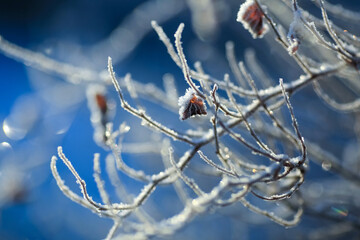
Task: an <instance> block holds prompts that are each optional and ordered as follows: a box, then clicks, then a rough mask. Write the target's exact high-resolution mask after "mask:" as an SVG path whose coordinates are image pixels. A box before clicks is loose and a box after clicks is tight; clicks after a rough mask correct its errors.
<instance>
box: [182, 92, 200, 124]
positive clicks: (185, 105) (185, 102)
mask: <svg viewBox="0 0 360 240" xmlns="http://www.w3.org/2000/svg"><path fill="white" fill-rule="evenodd" d="M197 88H198V87H197ZM194 97H195V98H198V99H201V100H202V98H201V97H199V96H198V95H197V94H196V92H195V90H194V89H192V88H188V89H186V92H185V95H184V96H181V97H179V100H178V105H179V107H180V108H179V116H180V117H179V118H180V120H185V119H187V118H189V117H192V116H195V115H197V113H196V112H198V111H197V110H195V111H196V112H195V113H194V112H192V111H191V108H190V109H189V104H191V100H192V99H193V98H194ZM193 105H194V107H195V108H196V107H199V108H202V109H201V111H204V112H205V113H206V105H205V103H204V102H203V101H202V105H201V106H198V105H197V104H193ZM187 111H188V112H189V113H186V112H187ZM185 114H187V115H188V117H185V118H184V116H185Z"/></svg>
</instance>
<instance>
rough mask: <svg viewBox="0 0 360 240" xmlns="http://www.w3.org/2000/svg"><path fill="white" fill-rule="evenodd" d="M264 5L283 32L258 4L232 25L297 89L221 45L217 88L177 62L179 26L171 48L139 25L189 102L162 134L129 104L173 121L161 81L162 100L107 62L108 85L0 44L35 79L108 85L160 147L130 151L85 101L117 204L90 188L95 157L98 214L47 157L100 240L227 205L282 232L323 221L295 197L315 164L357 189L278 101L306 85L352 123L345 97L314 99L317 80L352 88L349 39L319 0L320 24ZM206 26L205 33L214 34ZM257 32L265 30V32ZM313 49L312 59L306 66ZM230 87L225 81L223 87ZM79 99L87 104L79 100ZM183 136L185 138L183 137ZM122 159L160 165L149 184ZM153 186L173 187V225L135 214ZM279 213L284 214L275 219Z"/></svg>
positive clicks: (158, 232) (155, 230)
mask: <svg viewBox="0 0 360 240" xmlns="http://www.w3.org/2000/svg"><path fill="white" fill-rule="evenodd" d="M190 2H191V1H190ZM274 2H276V4H283V5H284V6H285V7H287V8H288V10H289V12H290V13H291V14H292V15H293V16H294V18H293V21H292V23H290V24H288V25H282V24H284V23H282V21H283V19H282V18H281V16H276V15H275V13H274V12H273V11H272V8H271V6H267V2H266V1H262V2H261V3H260V1H258V0H247V1H246V3H245V4H244V5H243V6H242V7H241V10H240V11H239V15H238V21H240V22H242V23H243V24H245V25H246V28H247V29H249V31H251V34H252V36H253V37H254V38H256V37H259V36H261V37H263V35H264V38H265V39H268V38H269V39H270V38H271V39H272V40H274V39H275V40H276V41H277V42H278V43H279V44H280V47H281V48H282V50H280V51H283V53H284V54H286V55H287V57H288V58H289V59H292V60H293V61H294V62H295V63H296V64H297V66H298V67H299V69H301V70H302V71H303V74H304V75H301V76H299V77H298V79H295V80H289V79H285V82H284V80H283V79H282V78H280V79H279V81H278V80H276V82H279V84H273V85H270V84H271V83H272V82H274V81H272V80H271V79H269V78H268V77H267V75H266V73H265V71H264V70H263V69H261V67H259V66H260V64H259V63H258V62H257V60H256V59H254V58H253V57H251V56H250V55H249V57H247V58H246V60H247V61H246V62H242V61H240V62H238V60H237V59H236V54H235V44H234V43H232V42H228V43H227V44H226V57H227V60H228V63H229V66H230V69H231V71H232V73H231V75H229V73H224V77H223V79H218V78H215V77H213V76H211V75H210V74H207V73H206V72H205V70H204V68H203V67H202V64H201V63H200V62H197V63H195V67H194V69H192V68H191V67H190V66H189V65H188V60H187V57H186V54H185V53H186V51H185V50H184V49H183V45H182V42H181V37H182V32H183V30H184V24H182V23H181V24H180V25H179V27H178V29H177V31H176V33H175V35H174V36H175V40H174V44H173V43H172V42H171V40H170V39H169V37H168V36H167V35H166V33H165V31H164V30H163V29H162V27H161V26H159V25H158V23H157V22H156V21H152V22H151V25H152V27H153V29H154V30H155V31H156V33H157V34H158V36H159V38H160V40H161V41H162V43H163V44H164V45H165V47H166V49H167V52H168V53H169V55H170V57H171V59H172V60H173V62H174V63H175V64H176V65H177V66H178V67H179V68H180V70H181V71H182V73H183V77H184V79H185V82H186V83H187V85H188V86H189V88H190V90H189V91H191V94H193V95H191V96H190V98H189V102H188V103H183V102H181V103H180V102H179V103H180V104H188V105H186V106H184V107H183V108H182V109H185V110H186V111H190V112H191V113H189V115H188V116H191V119H188V120H185V121H184V122H181V121H180V120H178V121H179V124H177V125H175V127H171V128H170V127H168V126H167V123H166V122H164V121H162V120H161V118H157V117H156V116H152V115H151V113H150V112H151V111H148V110H146V108H145V107H144V106H142V105H141V101H143V100H148V101H154V102H157V103H159V104H161V105H162V106H163V107H164V108H166V109H168V110H169V112H172V113H176V112H177V111H178V108H179V106H178V105H177V102H176V101H177V91H176V89H175V86H174V84H173V79H172V77H170V76H169V75H168V76H167V77H166V78H164V81H165V83H166V84H165V91H164V90H162V89H159V88H157V87H155V86H149V85H144V84H141V83H139V82H137V81H135V80H133V79H132V78H131V76H130V74H127V75H126V76H125V77H124V78H120V80H119V78H118V77H117V76H116V75H115V72H114V69H113V63H112V59H111V58H110V57H109V58H108V75H105V74H104V73H97V72H92V71H90V70H87V69H80V68H79V69H78V68H77V67H73V66H71V65H67V64H62V63H57V62H56V61H55V60H51V61H48V59H45V57H44V56H42V55H40V54H37V53H31V52H30V51H27V50H24V49H21V48H19V47H17V46H14V45H13V44H11V43H9V42H7V41H6V40H4V39H1V40H0V48H1V50H2V51H4V52H6V53H7V54H9V55H12V56H13V57H16V58H20V59H21V60H22V61H25V62H32V63H34V64H35V65H36V66H40V68H41V69H42V70H45V71H53V72H55V73H59V74H61V75H63V76H65V77H66V78H67V79H68V80H69V81H72V82H76V81H73V79H75V78H76V80H79V79H80V81H82V80H86V81H88V80H90V81H96V80H95V79H97V78H100V79H102V80H103V82H102V84H103V85H104V86H106V85H107V84H109V83H110V82H111V83H112V84H113V85H114V87H115V89H116V92H117V94H118V96H119V100H120V106H121V108H122V109H123V110H125V111H126V112H127V113H129V114H130V115H132V116H134V117H136V118H138V119H139V120H140V121H141V125H143V126H146V127H148V128H149V129H151V131H153V132H155V133H161V136H162V137H161V139H158V140H157V142H156V143H155V144H153V145H151V144H150V145H149V144H147V143H144V144H143V145H141V143H138V144H135V145H134V146H131V145H129V144H127V143H124V142H123V140H124V137H125V135H126V134H127V133H128V132H129V131H130V127H129V126H128V125H127V124H126V123H125V122H124V123H122V124H120V127H119V128H118V129H117V130H116V129H115V130H114V127H113V126H114V124H115V123H113V122H112V121H111V119H109V118H104V117H103V118H101V115H102V114H103V115H104V114H108V113H107V110H108V106H107V105H106V98H105V96H102V95H101V96H100V97H99V96H98V95H97V96H96V99H97V100H96V101H93V103H92V104H93V107H91V111H92V112H94V111H98V112H97V115H96V114H95V115H94V116H100V118H101V119H102V121H100V120H99V121H98V122H96V120H95V121H93V124H95V125H96V124H100V125H101V127H100V128H97V129H102V130H101V131H103V133H102V134H103V135H102V136H103V138H102V139H101V141H102V142H101V147H103V148H104V149H105V150H106V151H109V155H108V156H107V157H106V167H105V169H106V172H107V175H108V178H109V179H110V183H111V184H112V186H113V188H114V189H115V190H116V193H117V195H118V197H119V199H120V202H113V198H112V196H110V194H109V193H108V191H107V190H106V189H107V188H109V186H107V185H106V183H105V181H104V180H103V179H102V178H103V176H102V172H101V166H100V163H101V162H102V159H103V157H102V156H100V155H99V154H95V155H94V180H95V182H96V186H97V188H98V191H99V195H100V198H101V203H100V202H96V201H94V200H93V199H92V197H91V194H90V193H89V192H88V190H87V187H86V183H85V181H84V180H83V179H82V178H81V176H80V175H79V174H78V173H77V171H76V170H75V168H74V167H73V165H72V163H71V160H69V159H68V158H67V157H66V156H65V154H64V153H63V149H62V148H61V147H59V148H58V157H59V158H60V159H61V160H62V162H63V163H64V164H65V165H66V166H67V168H68V169H69V170H70V171H71V173H72V174H73V175H74V177H75V178H76V181H77V183H78V184H79V186H80V189H81V193H82V195H79V194H77V193H75V192H73V191H72V190H71V189H70V188H69V187H68V186H66V185H65V183H64V181H63V180H62V178H61V177H60V175H59V173H58V171H57V168H56V161H57V157H55V156H54V157H53V158H52V160H51V170H52V173H53V176H54V178H55V179H56V182H57V184H58V186H59V188H60V190H61V191H62V192H63V193H64V194H65V195H66V196H67V197H69V198H70V199H71V200H73V201H75V202H76V203H78V204H80V205H82V206H84V207H86V208H88V209H90V210H92V211H93V212H94V213H96V214H98V215H99V216H102V217H107V218H110V219H112V220H113V221H114V225H113V227H112V228H111V229H110V231H109V233H108V236H107V239H111V238H113V237H117V238H119V239H126V238H130V239H135V238H138V239H146V238H149V237H151V236H166V235H171V234H174V233H175V232H176V231H177V230H179V229H180V228H182V227H183V226H185V225H186V224H188V223H189V222H191V221H192V220H193V219H194V218H195V217H196V216H198V215H200V214H204V213H206V212H208V211H209V210H214V209H215V210H216V209H220V208H222V207H226V206H230V205H236V204H238V203H240V204H242V205H243V206H244V207H245V208H247V209H249V210H251V211H253V212H255V213H257V214H260V215H263V216H265V217H267V218H269V219H270V220H272V221H274V222H276V223H278V224H280V225H283V226H285V227H290V226H295V225H297V224H298V223H299V221H300V219H301V216H302V215H303V214H304V213H309V214H313V215H318V216H324V215H325V216H327V215H328V217H329V218H331V216H330V215H329V214H327V213H326V212H324V211H321V210H318V209H315V208H312V207H311V204H310V202H309V199H308V198H307V197H306V196H305V195H304V194H303V192H302V191H299V189H301V188H302V185H303V183H304V181H305V179H306V172H307V171H308V166H309V161H313V162H315V163H318V164H320V165H322V164H324V163H326V164H328V165H330V166H331V170H332V171H333V172H335V173H337V174H338V175H339V176H341V177H342V178H343V179H347V180H349V181H351V182H353V183H355V184H356V185H357V186H359V184H360V175H359V174H358V173H356V172H354V171H353V170H351V169H350V168H348V167H347V166H345V165H343V164H341V160H339V159H337V157H335V156H334V155H333V154H332V153H331V151H329V150H327V149H324V148H322V147H321V146H320V145H318V144H316V143H314V142H312V141H311V140H308V139H307V138H306V137H304V136H303V134H302V126H301V125H300V126H299V124H298V121H297V119H296V116H297V110H296V108H295V109H293V107H292V105H291V102H290V97H291V96H292V95H293V94H294V93H296V92H298V91H299V90H301V89H303V88H304V87H306V86H309V85H312V86H313V88H314V91H315V93H316V94H317V95H318V96H319V97H320V98H321V99H322V100H324V102H326V103H327V104H329V105H330V106H331V107H332V108H334V109H336V110H339V111H344V112H357V111H358V110H359V106H360V98H359V94H358V93H355V94H353V95H355V96H356V97H355V98H354V99H353V100H351V101H350V102H339V101H341V100H342V99H335V97H332V96H331V94H330V93H328V92H327V90H326V89H328V88H324V89H323V85H325V84H329V83H328V82H329V80H327V79H331V81H343V84H344V85H345V86H351V85H352V84H357V85H359V84H358V82H359V81H360V74H359V71H360V70H359V64H360V51H359V48H360V43H359V42H358V41H357V39H355V40H354V41H349V33H348V32H347V31H341V28H339V27H337V26H335V25H333V23H332V22H331V21H330V19H329V16H328V14H327V10H326V5H325V4H324V2H323V1H322V0H319V1H316V2H317V4H318V6H319V8H320V11H321V15H322V19H317V18H316V17H314V16H313V15H311V14H310V13H309V12H306V11H305V10H303V9H302V8H301V7H300V6H299V5H298V3H297V1H296V0H293V1H288V0H283V1H274ZM200 5H201V4H200ZM191 7H192V11H193V12H194V14H197V13H198V11H196V9H194V8H196V4H194V3H192V5H191ZM201 7H204V6H203V5H201ZM211 7H212V8H213V6H211ZM330 9H331V13H332V14H334V12H335V13H337V8H336V7H335V6H331V8H330ZM212 13H213V12H212ZM348 17H351V18H357V19H358V18H359V15H358V14H355V13H353V16H352V15H348ZM194 24H195V23H194ZM197 24H199V23H197ZM212 24H213V25H212V26H211V27H212V28H211V29H213V28H215V27H216V26H217V25H216V24H215V23H212ZM239 28H241V25H240V24H239ZM268 28H269V29H270V31H268V32H267V31H265V29H268ZM287 28H288V29H289V34H288V35H287V36H286V35H285V34H284V29H287ZM209 29H210V28H209ZM199 34H200V35H201V34H202V33H199ZM204 34H205V33H204ZM309 46H310V48H309ZM309 49H310V50H309ZM311 49H312V50H311ZM316 49H318V55H317V56H316V57H315V54H316V53H314V50H315V52H316ZM283 53H281V54H283ZM279 55H280V54H279ZM45 63H46V64H45ZM58 67H59V68H58ZM55 69H59V70H55ZM249 69H250V70H249ZM232 76H234V80H233V79H231V77H232ZM355 82H357V83H355ZM259 86H260V87H259ZM350 90H351V88H350ZM350 90H349V91H350ZM127 93H129V94H127ZM96 94H104V92H98V93H94V96H93V97H94V99H95V95H96ZM91 97H92V96H91V95H90V96H88V98H90V99H91ZM346 99H347V98H346ZM140 100H141V101H140ZM204 105H207V107H208V110H207V115H205V113H206V112H204V111H203V112H201V115H198V114H200V113H199V112H197V111H198V110H199V109H201V108H202V107H204ZM283 106H286V107H287V110H288V116H289V117H287V116H286V115H283V114H282V111H281V109H282V107H283ZM180 107H181V106H180ZM165 114H167V113H164V115H165ZM194 115H195V117H194ZM155 118H156V119H160V120H155ZM104 119H106V120H104ZM286 119H290V121H287V120H286ZM209 122H210V124H209ZM187 123H189V124H188V125H187ZM184 126H189V128H188V129H187V130H186V131H184V129H183V128H184ZM95 128H96V127H95ZM179 144H180V145H181V147H182V149H184V148H187V150H185V151H182V152H181V151H179V150H177V146H179ZM154 145H158V146H159V147H157V146H154ZM160 146H161V147H160ZM123 152H132V153H142V154H143V153H145V154H150V153H151V154H154V153H155V154H156V156H159V158H161V159H162V160H163V164H164V166H163V170H162V171H159V172H157V173H152V174H149V173H146V172H145V171H143V170H138V169H135V168H132V167H130V166H128V165H127V164H126V163H125V161H123V159H122V155H123ZM199 161H202V162H201V163H203V164H202V165H201V168H200V169H196V167H195V166H193V164H192V163H193V162H199ZM188 169H189V170H194V171H195V172H197V174H196V175H197V176H192V175H191V174H190V173H189V172H188ZM119 173H121V174H125V175H126V176H128V177H130V178H132V179H134V180H136V181H138V182H140V183H142V184H143V188H142V190H141V191H140V192H139V193H138V194H137V195H136V196H135V197H133V196H131V195H130V194H129V193H128V192H127V189H126V186H124V185H123V183H122V182H121V181H120V178H119V175H118V174H119ZM204 175H206V176H210V177H212V178H213V179H215V181H214V182H213V183H211V184H210V190H209V186H203V184H200V183H199V182H198V181H197V177H201V176H204ZM165 185H172V186H173V187H174V189H175V192H176V194H177V197H178V198H179V201H180V202H181V203H182V205H183V208H182V210H181V211H179V212H178V213H176V214H174V215H173V216H169V217H164V218H163V219H160V220H159V219H155V218H153V217H152V216H150V214H149V213H148V212H147V209H146V202H147V201H148V200H149V198H150V197H151V196H152V194H153V193H154V192H155V191H157V189H158V188H161V187H162V186H165ZM264 201H266V202H267V201H270V202H276V203H277V205H276V206H273V207H263V205H262V204H260V206H256V205H257V204H258V203H259V202H264ZM279 209H280V210H279ZM281 209H282V210H281ZM281 211H282V212H281ZM284 212H285V213H286V214H283V213H284ZM335 220H338V219H335ZM348 222H349V224H350V225H351V226H356V227H359V220H358V219H350V218H349V219H348ZM346 226H348V225H346Z"/></svg>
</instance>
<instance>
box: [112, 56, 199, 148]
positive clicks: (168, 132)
mask: <svg viewBox="0 0 360 240" xmlns="http://www.w3.org/2000/svg"><path fill="white" fill-rule="evenodd" d="M108 72H109V74H110V77H111V80H112V82H113V84H114V87H115V89H116V91H117V93H118V95H119V98H120V103H121V107H122V108H123V109H124V110H126V111H128V112H129V113H131V114H132V115H134V116H136V117H138V118H140V119H142V120H144V121H145V122H146V123H147V124H149V125H150V126H151V127H154V128H155V129H157V130H159V131H160V132H162V133H164V134H165V135H167V136H169V137H171V138H173V139H176V140H179V141H183V142H186V143H188V144H190V145H195V143H194V142H193V141H192V140H191V139H190V138H189V137H187V136H184V135H181V134H180V133H178V132H176V131H174V130H172V129H169V128H167V127H165V126H164V125H162V124H160V123H158V122H156V121H154V120H153V119H151V117H149V116H148V115H147V114H146V113H145V112H144V111H142V110H137V109H135V108H133V107H131V106H130V105H129V104H128V103H127V102H126V100H125V98H124V95H123V93H122V91H121V88H120V85H119V83H118V81H117V80H116V77H115V72H114V70H113V66H112V60H111V57H109V58H108Z"/></svg>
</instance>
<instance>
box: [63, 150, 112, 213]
mask: <svg viewBox="0 0 360 240" xmlns="http://www.w3.org/2000/svg"><path fill="white" fill-rule="evenodd" d="M58 155H59V157H60V159H61V160H62V161H63V163H64V164H65V165H66V167H67V168H68V169H69V170H70V171H71V173H72V174H73V175H74V177H75V178H76V182H77V183H78V184H79V186H80V189H81V193H82V194H83V197H84V199H85V200H86V201H87V202H88V203H89V204H91V205H92V206H93V207H95V208H96V209H97V210H99V211H103V210H111V208H110V207H109V206H106V205H102V204H100V203H97V202H95V201H94V200H92V198H91V197H90V196H89V195H88V193H87V189H86V183H85V181H84V180H83V179H82V178H81V177H80V175H79V174H78V173H77V171H76V170H75V168H74V167H73V165H72V163H71V162H70V161H69V159H67V158H66V156H65V154H64V153H63V151H62V147H58Z"/></svg>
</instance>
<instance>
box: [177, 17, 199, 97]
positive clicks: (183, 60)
mask: <svg viewBox="0 0 360 240" xmlns="http://www.w3.org/2000/svg"><path fill="white" fill-rule="evenodd" d="M183 30H184V24H183V23H181V24H180V25H179V27H178V29H177V30H176V32H175V35H174V36H175V46H176V50H177V52H178V56H179V58H180V61H181V66H182V67H181V68H182V71H183V74H184V78H185V80H186V82H187V83H188V84H189V86H190V87H191V88H192V89H193V90H194V91H195V92H196V94H197V95H198V96H200V97H201V98H203V99H205V98H206V97H205V95H204V94H203V93H202V92H201V91H200V90H199V88H198V87H196V85H195V83H194V82H193V81H192V79H191V76H190V72H189V66H188V65H187V62H186V58H185V55H184V51H183V48H182V46H181V34H182V31H183Z"/></svg>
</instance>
